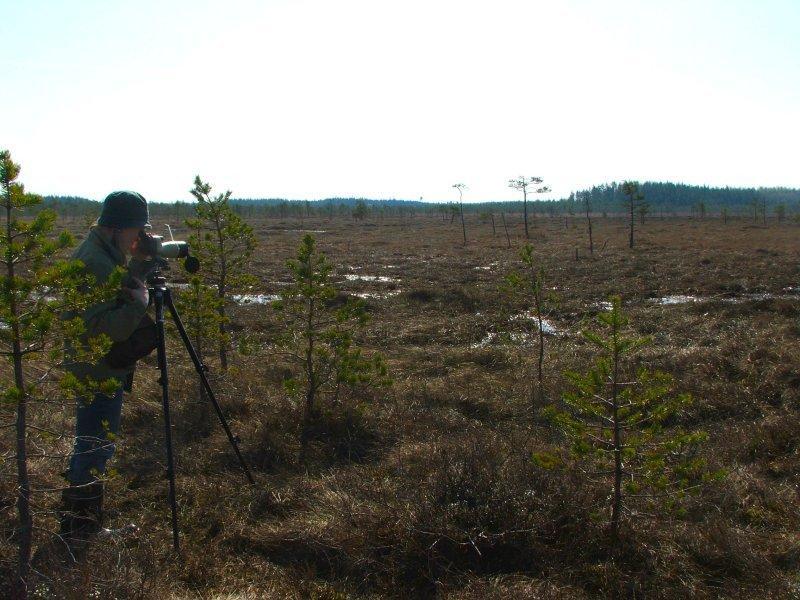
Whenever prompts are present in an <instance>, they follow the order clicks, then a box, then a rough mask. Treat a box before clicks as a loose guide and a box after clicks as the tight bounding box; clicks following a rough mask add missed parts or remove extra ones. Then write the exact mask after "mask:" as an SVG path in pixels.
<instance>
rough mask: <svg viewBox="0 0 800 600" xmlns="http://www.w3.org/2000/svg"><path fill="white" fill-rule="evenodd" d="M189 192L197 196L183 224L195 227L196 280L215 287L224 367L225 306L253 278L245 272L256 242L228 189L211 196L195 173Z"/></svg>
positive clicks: (226, 344)
mask: <svg viewBox="0 0 800 600" xmlns="http://www.w3.org/2000/svg"><path fill="white" fill-rule="evenodd" d="M191 193H192V195H193V196H194V197H195V198H196V199H197V204H195V217H194V218H192V219H187V221H186V225H187V226H188V227H189V228H190V229H193V230H195V233H194V234H192V235H191V236H190V237H189V244H190V245H191V247H192V250H193V252H194V254H195V255H196V256H197V257H198V258H199V259H200V262H201V264H202V269H201V271H200V273H199V277H200V280H201V282H202V283H203V284H205V285H211V286H214V288H216V291H217V297H218V298H219V303H218V304H217V314H218V315H219V321H218V329H219V337H218V344H219V360H220V366H221V367H222V369H223V370H227V368H228V349H229V347H230V336H229V335H228V333H227V323H228V317H227V314H226V312H227V311H226V308H227V306H228V305H229V304H230V303H231V302H232V298H233V295H234V294H235V293H236V292H237V291H240V290H244V289H245V288H246V287H247V286H248V285H250V284H252V283H253V282H254V278H253V276H252V275H249V274H248V273H247V271H248V267H249V265H250V259H251V257H252V255H253V251H254V250H255V246H256V239H255V235H254V234H253V229H252V227H250V226H249V225H248V224H246V223H245V222H244V221H243V220H242V218H241V217H240V216H239V215H238V214H236V212H235V211H234V210H233V209H232V208H231V205H230V202H229V201H230V197H231V192H230V191H227V192H225V193H224V194H219V195H217V196H215V197H212V196H211V185H209V184H208V183H205V182H203V181H202V180H201V179H200V177H199V176H197V177H195V180H194V188H193V189H192V190H191Z"/></svg>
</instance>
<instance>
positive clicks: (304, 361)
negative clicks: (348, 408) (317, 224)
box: [273, 235, 389, 462]
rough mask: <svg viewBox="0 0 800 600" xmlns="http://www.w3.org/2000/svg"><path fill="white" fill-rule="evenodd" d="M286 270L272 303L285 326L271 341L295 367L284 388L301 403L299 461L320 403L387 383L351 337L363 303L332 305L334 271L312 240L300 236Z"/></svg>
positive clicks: (379, 366)
mask: <svg viewBox="0 0 800 600" xmlns="http://www.w3.org/2000/svg"><path fill="white" fill-rule="evenodd" d="M287 266H288V267H289V270H290V271H291V274H292V280H293V283H292V284H291V285H289V286H287V287H286V289H285V290H284V291H283V292H282V294H281V299H280V300H278V301H276V302H274V303H273V307H274V308H275V309H276V310H277V311H278V312H279V313H280V314H281V316H282V317H283V325H284V327H283V332H282V333H281V334H280V335H279V336H278V337H277V339H276V340H275V342H276V346H277V348H278V349H279V352H280V353H282V354H284V355H285V356H287V357H288V358H289V359H290V360H291V361H292V363H293V364H294V366H295V368H296V374H295V375H294V376H292V377H290V378H288V379H286V380H285V381H284V386H285V388H286V390H287V391H288V392H289V394H290V395H292V396H294V397H296V398H298V399H301V401H302V402H303V421H302V424H301V433H300V445H301V452H300V460H301V462H304V461H305V458H306V454H307V450H308V445H309V442H310V433H311V428H312V426H313V425H314V422H315V420H316V419H317V417H318V416H319V412H320V402H322V401H325V400H327V401H328V402H329V403H330V404H331V405H333V404H338V403H339V401H340V394H341V393H342V391H343V390H344V389H347V388H352V387H353V386H356V385H364V384H366V385H370V384H383V383H388V381H389V380H388V378H387V368H386V363H385V362H384V360H383V357H382V356H381V355H379V354H373V355H372V356H365V355H364V354H363V353H362V351H361V349H360V348H359V347H358V345H357V341H356V335H357V333H358V332H359V331H361V330H362V329H363V328H364V326H365V325H366V323H367V313H366V309H365V306H364V302H363V300H361V299H358V298H348V299H347V300H346V301H345V302H344V303H339V302H337V290H336V288H335V287H334V285H333V283H332V282H331V278H330V274H331V270H332V268H333V266H332V265H331V263H330V261H329V260H328V259H327V257H326V256H325V254H324V253H322V252H319V251H318V250H317V246H316V241H315V239H314V237H313V236H312V235H305V236H304V237H303V240H302V242H301V243H300V247H299V248H298V251H297V257H296V258H294V259H291V260H289V261H288V263H287Z"/></svg>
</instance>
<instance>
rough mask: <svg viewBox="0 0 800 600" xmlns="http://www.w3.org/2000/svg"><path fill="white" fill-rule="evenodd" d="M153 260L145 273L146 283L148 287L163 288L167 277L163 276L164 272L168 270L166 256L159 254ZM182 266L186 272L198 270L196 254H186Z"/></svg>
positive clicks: (198, 261) (198, 264)
mask: <svg viewBox="0 0 800 600" xmlns="http://www.w3.org/2000/svg"><path fill="white" fill-rule="evenodd" d="M187 252H188V246H187ZM153 260H154V261H155V266H154V267H153V268H152V269H151V270H150V272H149V273H148V274H147V282H146V283H147V285H148V287H161V288H163V287H164V286H166V285H167V278H166V277H165V276H164V272H165V271H169V269H170V266H169V263H168V262H167V259H166V258H163V257H161V256H156V257H154V258H153ZM183 268H184V269H186V271H187V272H188V273H192V274H194V273H197V272H198V271H199V270H200V260H199V259H198V258H197V257H196V256H191V255H189V254H187V255H186V258H184V259H183Z"/></svg>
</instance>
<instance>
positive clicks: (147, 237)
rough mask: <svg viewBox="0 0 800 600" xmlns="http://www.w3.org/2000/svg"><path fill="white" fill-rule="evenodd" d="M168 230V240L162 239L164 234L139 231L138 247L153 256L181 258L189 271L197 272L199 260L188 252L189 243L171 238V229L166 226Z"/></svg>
mask: <svg viewBox="0 0 800 600" xmlns="http://www.w3.org/2000/svg"><path fill="white" fill-rule="evenodd" d="M166 227H167V231H168V232H169V237H170V240H169V241H166V242H165V241H164V236H162V235H154V234H152V233H145V232H144V231H140V232H139V249H140V250H141V251H142V252H143V253H144V254H147V255H148V256H152V257H154V258H161V259H165V258H183V259H184V261H183V266H184V268H185V269H186V270H187V271H188V272H189V273H197V271H198V270H199V269H200V261H199V260H198V259H197V257H195V256H191V255H190V254H189V244H188V243H187V242H184V241H179V240H175V239H173V238H172V229H171V228H170V226H169V225H167V226H166Z"/></svg>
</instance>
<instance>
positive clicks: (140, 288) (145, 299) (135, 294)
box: [124, 277, 150, 306]
mask: <svg viewBox="0 0 800 600" xmlns="http://www.w3.org/2000/svg"><path fill="white" fill-rule="evenodd" d="M131 283H132V284H134V285H135V286H136V287H126V288H124V290H125V292H126V293H127V294H128V295H129V296H130V297H131V298H132V299H133V300H135V301H136V302H138V303H139V304H141V305H142V306H147V304H148V303H149V302H150V293H149V292H148V291H147V286H146V285H145V284H144V283H143V282H142V280H141V279H137V278H136V277H131Z"/></svg>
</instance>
